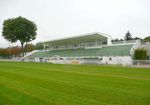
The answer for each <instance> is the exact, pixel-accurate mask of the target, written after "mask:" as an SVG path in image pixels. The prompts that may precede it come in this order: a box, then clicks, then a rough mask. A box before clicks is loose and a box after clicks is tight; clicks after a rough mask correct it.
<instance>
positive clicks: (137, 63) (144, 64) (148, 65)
mask: <svg viewBox="0 0 150 105" xmlns="http://www.w3.org/2000/svg"><path fill="white" fill-rule="evenodd" d="M132 64H133V66H135V67H141V68H142V67H144V68H150V60H133V61H132Z"/></svg>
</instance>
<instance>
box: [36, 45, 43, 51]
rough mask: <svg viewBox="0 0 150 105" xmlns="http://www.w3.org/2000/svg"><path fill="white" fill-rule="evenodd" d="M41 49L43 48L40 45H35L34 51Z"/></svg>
mask: <svg viewBox="0 0 150 105" xmlns="http://www.w3.org/2000/svg"><path fill="white" fill-rule="evenodd" d="M42 49H44V46H43V44H42V43H37V44H36V45H35V50H42Z"/></svg>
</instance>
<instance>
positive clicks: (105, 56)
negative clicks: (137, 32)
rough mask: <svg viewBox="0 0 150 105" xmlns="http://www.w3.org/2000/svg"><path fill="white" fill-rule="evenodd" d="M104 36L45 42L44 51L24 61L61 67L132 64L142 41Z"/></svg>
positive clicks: (27, 56)
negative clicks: (115, 40)
mask: <svg viewBox="0 0 150 105" xmlns="http://www.w3.org/2000/svg"><path fill="white" fill-rule="evenodd" d="M111 40H112V38H111V36H109V35H107V34H104V33H89V34H84V35H79V36H75V37H69V38H64V39H58V40H52V41H46V42H42V44H43V46H44V49H43V50H36V51H33V52H31V53H29V54H27V55H26V56H24V57H23V58H22V60H24V61H27V62H28V61H33V62H49V63H59V64H122V65H130V64H132V58H133V55H134V50H135V49H136V48H138V47H139V46H140V41H139V40H130V41H120V42H112V41H111Z"/></svg>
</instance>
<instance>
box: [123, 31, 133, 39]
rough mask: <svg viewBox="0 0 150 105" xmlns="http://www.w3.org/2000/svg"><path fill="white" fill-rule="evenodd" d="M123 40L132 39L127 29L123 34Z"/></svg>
mask: <svg viewBox="0 0 150 105" xmlns="http://www.w3.org/2000/svg"><path fill="white" fill-rule="evenodd" d="M124 39H125V40H132V36H131V33H130V32H129V31H128V32H127V33H126V35H125V38H124Z"/></svg>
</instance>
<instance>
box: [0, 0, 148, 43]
mask: <svg viewBox="0 0 150 105" xmlns="http://www.w3.org/2000/svg"><path fill="white" fill-rule="evenodd" d="M149 7H150V1H149V0H138V1H137V0H3V1H0V13H1V15H0V28H2V23H3V20H4V19H7V18H11V17H17V16H24V17H26V18H28V19H30V20H32V21H34V22H35V23H36V24H37V26H38V36H37V39H36V40H35V41H34V42H38V41H44V40H52V39H57V38H62V37H66V36H73V35H76V34H82V33H89V32H95V31H99V32H103V33H108V34H110V35H111V36H112V37H113V38H116V37H119V38H123V37H124V34H125V33H126V31H127V30H130V31H131V33H132V34H133V36H138V37H142V38H143V37H145V36H147V35H150V34H149V32H150V29H149V27H150V13H149ZM0 42H1V43H5V45H6V46H7V44H6V41H5V40H4V39H3V38H2V37H1V36H0Z"/></svg>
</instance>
